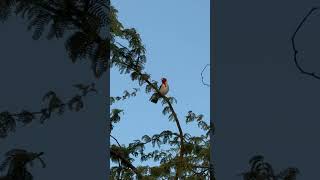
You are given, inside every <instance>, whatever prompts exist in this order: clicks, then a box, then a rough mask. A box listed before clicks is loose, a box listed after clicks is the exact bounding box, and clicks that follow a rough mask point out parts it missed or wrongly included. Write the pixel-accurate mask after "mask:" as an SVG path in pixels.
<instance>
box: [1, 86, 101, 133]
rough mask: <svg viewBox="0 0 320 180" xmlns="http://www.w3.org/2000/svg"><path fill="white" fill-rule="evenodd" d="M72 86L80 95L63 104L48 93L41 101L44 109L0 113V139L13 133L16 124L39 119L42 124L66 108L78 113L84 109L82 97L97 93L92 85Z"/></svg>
mask: <svg viewBox="0 0 320 180" xmlns="http://www.w3.org/2000/svg"><path fill="white" fill-rule="evenodd" d="M74 86H75V87H76V88H78V89H79V91H80V92H81V95H78V94H77V95H75V96H74V97H72V98H71V99H70V100H69V101H67V102H63V101H62V100H61V99H60V98H59V97H58V95H57V94H56V93H55V92H53V91H49V92H48V93H46V94H45V95H44V96H43V99H42V100H43V102H44V103H45V107H43V108H42V109H41V110H40V111H35V112H31V111H27V110H22V111H21V112H20V113H11V112H9V111H2V112H0V138H5V137H7V136H8V134H9V133H10V132H14V131H15V130H16V126H17V124H22V125H23V126H25V125H27V124H30V123H31V122H33V121H34V120H36V119H39V121H40V123H44V122H45V120H47V119H49V118H50V117H51V116H52V113H57V114H58V115H62V114H63V113H64V112H65V111H66V107H68V109H69V110H70V111H80V110H81V109H83V108H84V102H83V97H85V96H87V95H88V93H89V92H94V93H97V90H96V89H95V88H94V84H91V85H83V84H77V85H74Z"/></svg>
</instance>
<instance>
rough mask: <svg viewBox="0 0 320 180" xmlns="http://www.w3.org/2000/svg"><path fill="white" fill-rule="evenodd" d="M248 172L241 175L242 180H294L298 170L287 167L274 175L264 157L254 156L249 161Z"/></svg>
mask: <svg viewBox="0 0 320 180" xmlns="http://www.w3.org/2000/svg"><path fill="white" fill-rule="evenodd" d="M249 164H250V170H249V171H247V172H244V173H242V174H241V175H242V177H243V179H244V180H260V179H262V180H296V178H297V175H298V174H299V170H298V169H297V168H293V167H289V168H287V169H285V170H283V171H281V172H280V173H278V174H275V172H274V170H273V168H272V166H271V164H269V163H267V162H265V161H264V157H263V156H261V155H256V156H254V157H252V158H251V159H250V161H249Z"/></svg>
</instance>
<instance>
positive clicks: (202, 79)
mask: <svg viewBox="0 0 320 180" xmlns="http://www.w3.org/2000/svg"><path fill="white" fill-rule="evenodd" d="M208 66H210V64H207V65H206V66H205V67H204V68H203V69H202V71H201V81H202V84H203V85H205V86H208V87H210V84H207V83H205V82H204V77H203V72H204V70H205V69H206V68H207V67H208Z"/></svg>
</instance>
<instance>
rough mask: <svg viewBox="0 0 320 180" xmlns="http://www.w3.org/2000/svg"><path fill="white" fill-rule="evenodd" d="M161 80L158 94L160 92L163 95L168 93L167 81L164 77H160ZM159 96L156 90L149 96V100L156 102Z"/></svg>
mask: <svg viewBox="0 0 320 180" xmlns="http://www.w3.org/2000/svg"><path fill="white" fill-rule="evenodd" d="M161 82H162V83H161V85H160V87H159V92H160V94H161V95H162V96H165V95H166V94H167V93H168V91H169V85H168V81H167V79H166V78H162V79H161ZM159 98H160V96H159V94H158V93H157V92H155V93H154V94H153V95H152V96H151V98H150V101H151V102H153V103H155V104H156V103H157V102H158V100H159Z"/></svg>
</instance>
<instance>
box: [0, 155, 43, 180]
mask: <svg viewBox="0 0 320 180" xmlns="http://www.w3.org/2000/svg"><path fill="white" fill-rule="evenodd" d="M43 154H44V153H43V152H40V153H33V152H28V151H26V150H23V149H12V150H10V151H8V152H7V153H6V154H5V156H6V157H5V160H4V161H3V162H2V163H1V165H0V172H4V171H5V170H6V169H7V173H6V175H5V176H2V177H0V179H8V180H9V179H10V180H11V179H12V180H15V179H17V180H18V179H21V180H22V179H23V180H33V176H32V174H31V173H30V172H29V170H28V168H27V165H30V166H33V161H34V160H39V161H40V163H41V164H42V167H43V168H45V167H46V164H45V163H44V161H43V160H42V158H41V156H42V155H43Z"/></svg>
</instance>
